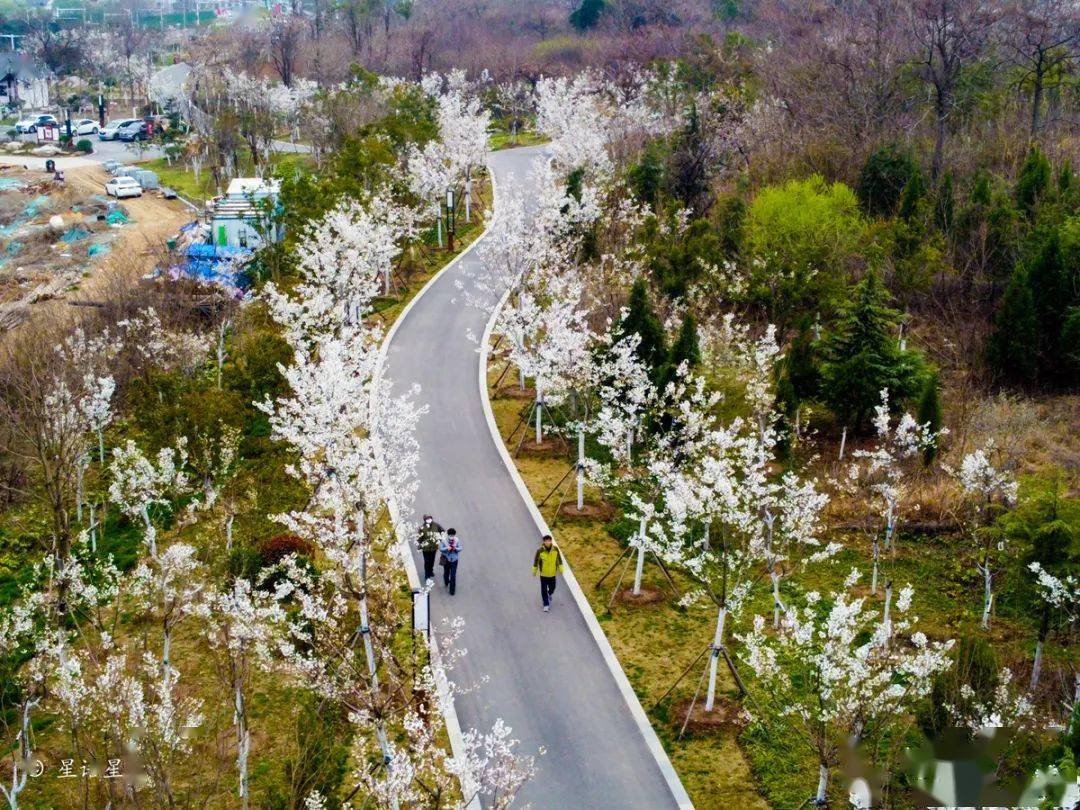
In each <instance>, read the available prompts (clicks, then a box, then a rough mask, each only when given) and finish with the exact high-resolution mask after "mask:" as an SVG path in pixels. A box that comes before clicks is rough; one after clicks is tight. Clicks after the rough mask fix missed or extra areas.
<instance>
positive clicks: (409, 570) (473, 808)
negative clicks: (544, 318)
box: [372, 169, 497, 810]
mask: <svg viewBox="0 0 1080 810" xmlns="http://www.w3.org/2000/svg"><path fill="white" fill-rule="evenodd" d="M488 174H489V175H490V179H491V199H492V206H493V207H494V200H495V172H493V171H491V170H490V169H488ZM490 228H491V220H489V221H487V222H485V223H484V229H483V230H482V231H480V233H479V234H477V235H476V238H475V239H473V240H472V242H470V243H469V246H468V247H466V248H465V249H464V250H463V251H461V252H460V253H459V254H458V255H457V256H455V257H454V258H452V259H451V260H450V261H448V262H447V263H446V264H444V265H443V266H442V267H440V268H439V269H438V270H437V271H436V272H435V274H434V275H433V276H432V277H431V278H429V279H428V280H427V281H426V282H424V286H423V287H421V288H420V290H419V292H417V293H416V295H414V296H413V297H412V298H411V299H410V300H409V302H408V303H407V304H406V305H405V308H404V309H402V310H401V312H400V313H399V314H398V316H397V317H396V318H395V319H394V322H393V323H392V324H390V328H389V329H388V330H387V331H386V334H385V335H383V339H382V342H381V343H380V344H379V365H378V372H377V375H376V385H375V386H374V387H373V389H372V397H374V396H375V395H377V394H378V392H379V388H380V386H379V385H378V383H381V382H382V380H383V376H384V373H385V371H386V358H387V356H388V355H389V354H390V343H391V342H392V341H393V339H394V335H395V334H397V331H398V327H400V326H401V324H403V323H404V322H405V319H406V318H407V317H408V316H409V313H410V312H411V311H412V308H413V306H414V305H415V304H416V302H417V301H419V300H420V299H421V298H423V297H424V294H425V293H426V292H427V291H428V290H429V289H430V288H431V287H432V286H433V285H434V284H435V282H436V281H438V280H439V278H440V277H441V276H442V274H443V273H445V272H446V271H448V270H450V269H451V268H452V267H454V266H455V265H456V264H457V263H458V262H459V261H461V260H462V259H464V258H465V257H466V256H467V255H469V253H471V252H472V250H473V248H475V247H476V246H477V245H478V244H480V240H482V239H483V238H484V237H485V236H487V232H488V230H490ZM496 311H497V310H496ZM372 404H373V403H372ZM388 507H389V511H390V521H391V523H392V524H393V525H394V527H395V533H396V534H398V537H397V552H398V554H399V555H400V556H401V562H402V566H403V567H404V568H405V574H406V576H407V577H408V579H409V588H410V589H412V590H420V589H421V583H420V572H419V571H418V570H417V568H416V560H415V559H414V558H413V555H412V551H411V550H410V548H409V540H408V538H407V537H404V536H402V535H401V534H400V533H399V532H397V527H398V526H400V520H399V515H398V514H397V509H396V508H395V507H394V506H393V505H392V504H388ZM428 650H429V654H430V655H431V660H432V662H433V663H434V664H435V666H434V671H435V677H436V684H437V685H438V687H439V691H440V692H441V693H442V694H441V698H442V699H440V701H439V704H440V707H449V708H442V710H441V714H442V716H443V722H444V723H445V724H446V736H447V737H449V738H450V751H451V753H452V754H453V755H454V756H455V757H457V758H459V759H463V758H464V756H465V736H464V734H463V733H462V731H461V721H460V720H459V719H458V716H457V706H455V705H454V700H453V697H452V696H451V695H450V694H449V683H448V681H447V678H446V669H445V667H444V666H443V663H442V655H441V654H440V652H439V644H438V642H437V641H436V639H435V636H434V634H432V633H429V634H428ZM467 790H471V791H473V798H472V800H471V801H470V802H469V803H468V804H467V805H465V807H466V808H467V810H480V797H479V794H478V793H476V792H475V788H473V787H469V788H466V787H464V786H463V788H462V792H466V791H467Z"/></svg>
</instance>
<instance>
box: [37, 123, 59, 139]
mask: <svg viewBox="0 0 1080 810" xmlns="http://www.w3.org/2000/svg"><path fill="white" fill-rule="evenodd" d="M37 139H38V143H56V142H57V141H59V140H60V128H59V127H54V126H44V127H38V128H37Z"/></svg>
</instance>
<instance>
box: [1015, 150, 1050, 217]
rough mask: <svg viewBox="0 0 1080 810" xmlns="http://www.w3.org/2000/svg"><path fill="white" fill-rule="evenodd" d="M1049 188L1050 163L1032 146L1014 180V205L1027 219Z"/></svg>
mask: <svg viewBox="0 0 1080 810" xmlns="http://www.w3.org/2000/svg"><path fill="white" fill-rule="evenodd" d="M1049 188H1050V161H1049V160H1047V159H1046V155H1044V154H1043V153H1042V152H1041V151H1040V150H1039V147H1037V146H1032V147H1031V151H1029V152H1028V156H1027V160H1025V161H1024V165H1023V166H1022V167H1020V175H1019V177H1017V178H1016V204H1017V206H1019V207H1020V209H1021V210H1022V211H1024V212H1025V213H1026V214H1027V215H1028V216H1029V217H1030V216H1031V215H1032V214H1033V213H1034V211H1035V206H1036V204H1038V202H1039V200H1040V199H1042V197H1043V196H1044V195H1045V194H1046V192H1047V191H1048V190H1049Z"/></svg>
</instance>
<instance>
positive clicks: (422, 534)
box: [416, 515, 443, 582]
mask: <svg viewBox="0 0 1080 810" xmlns="http://www.w3.org/2000/svg"><path fill="white" fill-rule="evenodd" d="M442 533H443V527H442V526H440V525H439V524H438V523H436V522H435V519H434V518H433V517H432V516H431V515H424V522H423V523H421V524H420V531H419V532H417V535H416V545H417V546H419V548H420V554H421V555H422V556H423V558H424V581H425V582H426V581H427V580H429V579H435V554H436V553H437V552H438V551H439V541H440V540H441V539H442Z"/></svg>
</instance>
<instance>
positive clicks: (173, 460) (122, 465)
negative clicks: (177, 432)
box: [109, 437, 188, 558]
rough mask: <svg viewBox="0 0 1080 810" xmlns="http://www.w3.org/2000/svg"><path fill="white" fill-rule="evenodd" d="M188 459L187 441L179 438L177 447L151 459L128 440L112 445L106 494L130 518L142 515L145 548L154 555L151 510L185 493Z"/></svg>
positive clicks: (154, 539)
mask: <svg viewBox="0 0 1080 810" xmlns="http://www.w3.org/2000/svg"><path fill="white" fill-rule="evenodd" d="M186 462H187V441H186V439H185V438H184V437H180V438H179V439H178V440H177V442H176V447H163V448H162V449H161V450H159V451H158V454H157V457H156V459H154V460H153V461H151V460H150V459H148V458H147V457H146V456H145V455H143V452H142V450H140V449H139V447H138V446H137V445H136V444H135V442H133V441H132V440H130V439H128V441H127V443H126V444H125V445H124V446H123V447H114V448H113V460H112V463H111V464H110V465H109V470H110V472H111V473H112V479H113V480H112V483H111V484H110V485H109V497H110V498H112V500H113V502H114V503H115V504H116V505H117V506H119V507H120V510H121V511H122V512H124V513H125V514H126V515H128V516H129V517H133V518H141V519H142V522H143V529H144V536H143V539H144V541H145V542H146V546H147V549H148V550H149V552H150V556H151V557H155V558H156V557H157V555H158V550H157V529H156V528H155V527H154V523H153V521H152V520H151V516H150V509H151V508H152V507H154V506H158V507H168V506H169V504H170V501H171V499H172V498H174V497H176V496H177V495H180V494H181V493H183V492H186V491H187V489H188V478H187V474H186V473H185V472H184V464H185V463H186Z"/></svg>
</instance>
